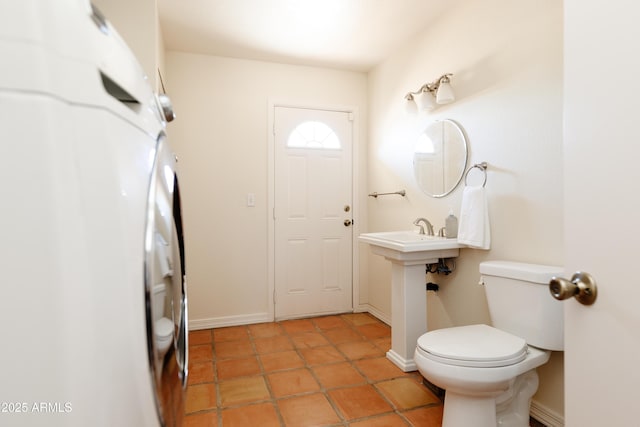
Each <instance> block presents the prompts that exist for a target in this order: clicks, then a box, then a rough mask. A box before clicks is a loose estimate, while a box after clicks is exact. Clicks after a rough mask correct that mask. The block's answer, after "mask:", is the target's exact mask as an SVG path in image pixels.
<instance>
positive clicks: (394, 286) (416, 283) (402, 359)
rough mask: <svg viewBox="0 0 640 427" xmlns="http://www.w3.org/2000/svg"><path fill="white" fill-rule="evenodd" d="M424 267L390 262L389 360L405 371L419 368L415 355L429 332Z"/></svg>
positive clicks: (420, 264)
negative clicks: (417, 344)
mask: <svg viewBox="0 0 640 427" xmlns="http://www.w3.org/2000/svg"><path fill="white" fill-rule="evenodd" d="M425 277H426V273H425V264H424V263H418V264H407V263H406V262H404V263H403V262H398V261H394V260H392V261H391V325H392V328H391V349H390V350H389V351H388V352H387V358H388V359H389V360H391V361H392V362H393V363H394V364H395V365H396V366H398V367H399V368H400V369H402V370H403V371H404V372H409V371H415V370H416V369H417V367H416V364H415V362H414V361H413V353H414V351H415V349H416V343H417V342H418V338H419V337H420V335H422V334H424V333H425V332H427V293H426V288H425V283H426V282H425Z"/></svg>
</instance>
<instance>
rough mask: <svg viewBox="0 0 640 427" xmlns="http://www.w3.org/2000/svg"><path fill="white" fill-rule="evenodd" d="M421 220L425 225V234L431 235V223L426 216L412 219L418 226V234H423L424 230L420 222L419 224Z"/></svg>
mask: <svg viewBox="0 0 640 427" xmlns="http://www.w3.org/2000/svg"><path fill="white" fill-rule="evenodd" d="M421 222H424V225H426V226H427V233H426V234H427V235H428V236H433V225H431V223H430V222H429V220H428V219H426V218H418V219H416V220H415V221H413V225H417V226H418V227H420V231H419V233H420V234H425V232H424V227H423V226H422V224H420V223H421Z"/></svg>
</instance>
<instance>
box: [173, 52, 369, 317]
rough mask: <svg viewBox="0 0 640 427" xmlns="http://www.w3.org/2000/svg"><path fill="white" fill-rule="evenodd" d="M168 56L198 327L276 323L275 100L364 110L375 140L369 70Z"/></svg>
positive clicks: (362, 113)
mask: <svg viewBox="0 0 640 427" xmlns="http://www.w3.org/2000/svg"><path fill="white" fill-rule="evenodd" d="M165 60H166V67H167V72H166V79H165V85H166V86H167V92H168V94H169V96H170V97H171V99H172V101H173V104H174V107H175V110H176V114H177V119H176V120H175V121H174V122H172V123H171V124H170V125H169V129H168V130H169V136H170V138H171V144H172V146H173V147H174V149H175V151H176V153H177V155H178V157H179V165H178V166H179V173H180V179H181V186H182V191H183V209H184V221H185V232H186V236H185V238H186V252H187V253H186V255H187V269H188V272H189V273H188V281H189V317H190V319H191V324H192V327H193V328H203V327H212V326H220V325H225V324H238V323H246V322H250V321H266V320H272V319H270V318H269V313H270V311H271V310H272V307H270V306H269V294H268V290H269V289H268V288H269V286H268V280H269V277H268V270H269V266H268V265H267V262H268V261H267V254H268V252H267V251H268V247H267V238H268V235H267V231H268V221H270V218H271V215H270V214H269V212H268V209H267V201H268V194H269V193H268V192H269V189H268V188H267V187H268V186H267V173H268V135H269V128H268V105H269V101H270V100H285V101H287V102H294V103H300V104H307V105H318V106H352V107H355V108H357V109H358V110H359V112H360V114H359V123H357V124H356V126H359V135H360V140H361V141H366V127H365V124H366V122H367V120H366V115H367V114H366V112H367V95H366V91H367V78H366V75H365V74H363V73H355V72H347V71H337V70H332V69H322V68H313V67H302V66H291V65H283V64H275V63H267V62H259V61H250V60H242V59H232V58H222V57H214V56H205V55H196V54H187V53H180V52H167V53H166V58H165ZM361 146H362V147H363V148H362V149H361V151H360V152H359V153H357V154H356V156H355V157H356V158H357V159H358V161H359V162H362V161H364V147H365V144H364V143H362V144H361ZM362 170H363V173H362V175H361V176H360V177H357V179H359V180H360V181H361V182H362V181H363V180H364V173H365V172H364V171H365V169H364V167H363V168H362ZM247 193H255V195H256V207H247V206H246V197H247ZM361 204H362V205H364V206H366V201H364V200H363V201H362V203H361ZM354 214H355V215H356V221H360V219H361V218H363V217H362V213H358V212H354Z"/></svg>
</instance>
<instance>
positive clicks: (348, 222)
mask: <svg viewBox="0 0 640 427" xmlns="http://www.w3.org/2000/svg"><path fill="white" fill-rule="evenodd" d="M350 225H351V220H350V219H345V220H344V226H345V227H348V226H350Z"/></svg>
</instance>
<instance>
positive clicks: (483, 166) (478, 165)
mask: <svg viewBox="0 0 640 427" xmlns="http://www.w3.org/2000/svg"><path fill="white" fill-rule="evenodd" d="M487 166H488V165H487V162H482V163H476V164H475V165H473V166H471V167H470V168H469V169H467V173H465V174H464V185H465V186H466V185H467V177H468V176H469V172H471V170H472V169H475V168H478V169H480V170H481V171H482V172H483V173H484V181H483V182H482V186H483V187H484V186H485V185H486V183H487Z"/></svg>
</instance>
